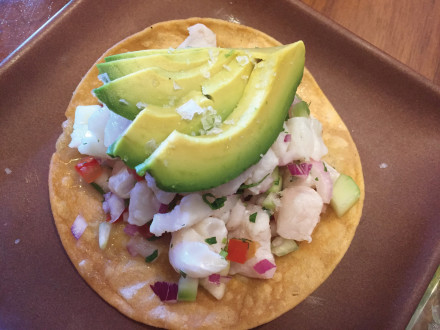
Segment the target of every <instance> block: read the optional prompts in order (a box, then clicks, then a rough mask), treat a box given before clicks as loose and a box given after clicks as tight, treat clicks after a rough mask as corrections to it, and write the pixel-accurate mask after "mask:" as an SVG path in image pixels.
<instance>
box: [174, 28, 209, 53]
mask: <svg viewBox="0 0 440 330" xmlns="http://www.w3.org/2000/svg"><path fill="white" fill-rule="evenodd" d="M188 32H189V36H188V37H187V38H186V39H185V40H184V41H183V42H182V43H181V44H180V45H179V46H178V47H177V48H188V47H217V38H216V35H215V33H214V32H212V31H211V30H210V29H208V28H207V27H206V26H205V25H203V24H200V23H198V24H195V25H192V26H190V27H189V28H188Z"/></svg>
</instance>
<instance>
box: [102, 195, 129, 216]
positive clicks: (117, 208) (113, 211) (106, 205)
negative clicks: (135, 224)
mask: <svg viewBox="0 0 440 330" xmlns="http://www.w3.org/2000/svg"><path fill="white" fill-rule="evenodd" d="M102 209H103V210H104V212H105V213H109V214H110V221H109V222H110V223H113V222H115V221H116V220H118V219H119V217H120V216H121V214H122V213H123V212H124V210H125V202H124V200H123V199H122V198H121V197H119V196H118V195H116V194H113V193H112V192H108V193H106V194H104V202H103V203H102Z"/></svg>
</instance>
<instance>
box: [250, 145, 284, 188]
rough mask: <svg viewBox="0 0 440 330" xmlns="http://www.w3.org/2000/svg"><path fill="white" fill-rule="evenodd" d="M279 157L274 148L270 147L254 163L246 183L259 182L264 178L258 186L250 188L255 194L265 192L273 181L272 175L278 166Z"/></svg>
mask: <svg viewBox="0 0 440 330" xmlns="http://www.w3.org/2000/svg"><path fill="white" fill-rule="evenodd" d="M278 163H279V159H278V157H277V155H276V154H275V152H274V151H273V150H272V149H269V150H268V151H267V152H266V154H265V155H264V156H263V157H262V158H261V159H260V161H259V162H258V163H257V164H255V165H253V166H252V167H251V168H250V169H251V170H250V176H249V178H248V179H247V180H246V182H245V184H253V183H258V182H260V181H261V180H263V179H264V180H263V181H262V182H261V183H260V184H258V185H257V186H254V187H251V188H248V190H249V191H250V192H251V193H252V194H254V195H257V194H260V193H262V192H265V191H266V190H267V189H269V188H270V186H271V185H272V183H273V178H272V176H271V174H272V172H273V171H274V169H275V167H277V166H278Z"/></svg>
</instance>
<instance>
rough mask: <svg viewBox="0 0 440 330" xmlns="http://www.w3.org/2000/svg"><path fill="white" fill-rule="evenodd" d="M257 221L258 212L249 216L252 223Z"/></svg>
mask: <svg viewBox="0 0 440 330" xmlns="http://www.w3.org/2000/svg"><path fill="white" fill-rule="evenodd" d="M256 219H257V212H255V213H252V214H251V215H250V216H249V221H250V222H252V223H255V220H256Z"/></svg>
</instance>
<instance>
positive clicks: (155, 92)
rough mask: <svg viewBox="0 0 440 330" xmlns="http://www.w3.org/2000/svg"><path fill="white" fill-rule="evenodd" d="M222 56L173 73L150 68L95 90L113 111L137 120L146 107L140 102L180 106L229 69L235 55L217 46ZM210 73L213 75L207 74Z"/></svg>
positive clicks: (99, 97) (96, 94)
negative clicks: (211, 77) (209, 79)
mask: <svg viewBox="0 0 440 330" xmlns="http://www.w3.org/2000/svg"><path fill="white" fill-rule="evenodd" d="M217 52H218V56H214V60H213V61H211V60H210V61H206V63H205V64H204V65H202V66H199V67H196V68H193V69H190V70H187V71H182V72H180V71H179V72H171V71H167V70H164V69H162V68H159V67H150V68H147V69H143V70H140V71H136V72H134V73H131V74H128V75H126V76H123V77H121V78H118V79H116V80H113V81H111V82H109V83H107V84H105V85H103V86H101V87H99V88H96V89H95V90H94V93H95V96H96V97H97V98H98V99H99V100H100V101H101V102H103V103H105V104H106V105H107V107H108V108H109V109H110V110H112V111H113V112H115V113H117V114H119V115H121V116H123V117H125V118H127V119H130V120H133V119H134V118H135V117H136V116H137V114H138V113H139V112H140V110H141V109H142V107H140V106H139V104H154V105H159V106H174V105H176V104H177V105H179V104H182V103H179V101H180V99H181V98H182V97H183V96H185V95H186V94H188V92H190V91H192V90H200V89H201V84H202V83H203V81H205V80H206V79H207V78H209V77H210V76H212V75H214V74H216V73H217V72H219V71H220V70H225V68H224V66H227V65H228V64H229V62H231V61H232V60H233V59H234V58H235V56H225V54H227V53H228V52H229V51H228V50H227V49H217ZM207 73H208V74H209V75H207Z"/></svg>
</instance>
